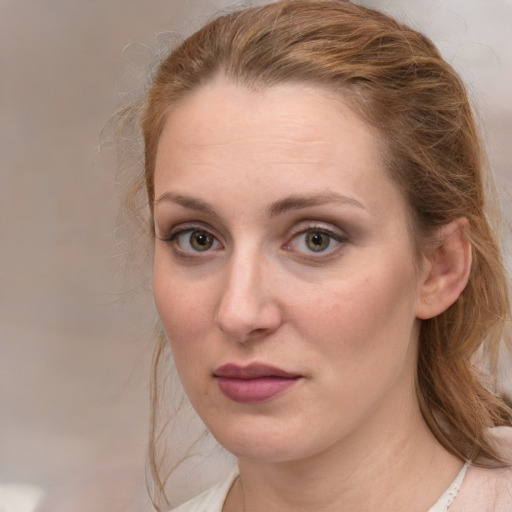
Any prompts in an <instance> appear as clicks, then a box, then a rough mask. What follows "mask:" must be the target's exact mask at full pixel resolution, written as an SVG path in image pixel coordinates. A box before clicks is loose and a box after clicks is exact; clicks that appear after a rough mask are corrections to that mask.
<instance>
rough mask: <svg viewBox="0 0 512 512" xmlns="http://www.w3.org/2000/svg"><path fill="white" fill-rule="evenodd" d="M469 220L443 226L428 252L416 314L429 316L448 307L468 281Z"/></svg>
mask: <svg viewBox="0 0 512 512" xmlns="http://www.w3.org/2000/svg"><path fill="white" fill-rule="evenodd" d="M466 229H468V221H467V219H465V218H462V219H457V220H455V221H453V222H450V223H449V224H446V225H445V226H443V227H441V228H440V229H439V231H438V233H437V237H436V238H437V240H438V242H436V244H435V246H434V248H433V249H432V250H430V251H429V252H428V254H426V255H425V257H424V259H425V261H424V271H423V276H422V279H421V282H420V289H419V292H418V301H417V305H416V316H417V317H418V318H420V319H423V320H426V319H428V318H433V317H435V316H437V315H439V314H441V313H442V312H443V311H446V310H447V309H448V308H449V307H450V306H451V305H452V304H453V303H454V302H455V301H456V300H457V299H458V297H459V295H460V294H461V293H462V291H463V290H464V288H465V287H466V285H467V282H468V279H469V273H470V271H471V260H472V256H471V244H470V243H469V240H468V238H467V236H466Z"/></svg>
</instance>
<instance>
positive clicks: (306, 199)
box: [269, 192, 366, 217]
mask: <svg viewBox="0 0 512 512" xmlns="http://www.w3.org/2000/svg"><path fill="white" fill-rule="evenodd" d="M331 203H338V204H343V205H350V206H355V207H356V208H360V209H363V210H366V207H365V206H363V204H362V203H360V202H359V201H358V200H357V199H354V198H353V197H349V196H344V195H341V194H337V193H335V192H329V193H325V194H314V195H307V196H290V197H286V198H284V199H280V200H279V201H276V202H275V203H273V204H272V205H271V206H270V209H269V211H270V217H275V216H277V215H282V214H283V213H286V212H288V211H290V210H301V209H304V208H310V207H312V206H322V205H325V204H331Z"/></svg>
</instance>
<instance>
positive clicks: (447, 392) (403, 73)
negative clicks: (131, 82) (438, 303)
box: [142, 0, 512, 485]
mask: <svg viewBox="0 0 512 512" xmlns="http://www.w3.org/2000/svg"><path fill="white" fill-rule="evenodd" d="M219 74H224V75H225V76H226V77H227V78H228V79H230V80H233V81H235V82H236V83H239V84H242V85H245V86H248V87H252V88H266V87H272V86H273V85H277V84H281V83H287V82H288V83H289V82H298V83H305V84H311V85H316V86H318V87H320V88H323V89H324V90H328V91H330V92H334V93H335V94H338V95H339V97H340V99H341V100H342V101H344V102H345V103H346V104H348V105H349V106H350V107H351V108H352V109H353V110H354V111H355V112H356V113H357V114H358V115H360V116H361V117H362V118H363V119H365V120H366V121H367V122H368V123H369V124H370V125H371V126H373V127H375V128H376V129H377V131H378V133H379V134H380V138H381V142H382V143H383V145H384V147H385V151H384V154H383V157H382V158H383V162H384V166H385V169H386V171H387V172H388V173H389V176H390V177H391V178H392V179H393V180H394V181H395V183H396V184H397V185H398V187H399V188H400V189H401V191H402V193H403V195H404V197H405V199H406V201H407V204H408V207H409V211H410V217H411V226H412V231H413V235H414V240H415V245H416V249H417V250H418V251H421V250H422V248H424V247H425V244H426V243H429V240H430V238H431V235H432V234H433V233H434V232H435V231H436V228H439V227H440V226H443V225H445V224H447V223H449V222H451V221H453V220H456V219H460V218H466V219H467V220H468V228H467V230H466V236H467V237H468V239H469V240H470V242H471V245H472V256H473V263H472V269H471V275H470V278H469V282H468V285H467V287H466V288H465V290H464V292H463V293H462V294H461V296H460V297H459V298H458V300H457V301H456V302H455V304H453V306H451V307H450V308H449V309H448V310H447V311H445V312H444V313H442V314H440V315H439V316H437V317H435V318H432V319H430V320H424V321H422V323H421V330H420V339H419V357H418V365H417V386H416V393H417V399H418V402H419V405H420V408H421V411H422V414H423V417H424V419H425V421H426V422H427V424H428V426H429V427H430V429H431V431H432V432H433V434H434V435H435V437H436V438H437V439H438V441H439V442H440V443H441V444H442V445H443V446H444V447H445V448H446V449H448V450H449V451H450V452H452V453H454V454H456V455H458V456H459V457H460V458H462V459H465V460H472V461H477V463H479V464H482V465H492V464H500V463H503V461H502V460H501V459H500V456H499V454H498V453H496V451H495V449H494V448H493V446H492V444H490V442H489V440H488V439H487V437H486V430H487V429H488V428H489V427H492V426H497V425H510V424H511V421H512V420H511V418H512V416H511V411H510V409H509V408H508V407H507V405H506V403H505V401H504V400H503V399H502V398H500V397H499V396H498V395H497V394H496V389H495V382H494V380H493V379H492V378H491V377H490V376H491V375H493V374H494V373H495V364H496V361H497V355H498V351H499V348H500V345H501V342H502V340H503V337H504V333H505V328H506V327H508V322H509V297H508V280H507V276H506V272H505V270H504V267H503V264H502V259H501V254H500V250H499V247H498V243H497V238H496V228H495V227H493V222H492V219H491V217H490V213H489V212H490V211H491V210H492V208H491V206H492V204H489V197H490V196H489V195H486V192H485V190H486V188H487V189H488V188H489V184H490V183H491V181H489V180H490V178H489V177H488V176H487V173H486V169H487V164H486V159H485V155H484V152H483V150H482V146H481V142H480V139H479V135H478V131H477V128H476V124H475V120H474V117H473V114H472V111H471V108H470V105H469V101H468V98H467V93H466V91H465V88H464V86H463V84H462V83H461V80H460V79H459V77H458V75H457V74H456V72H455V71H454V70H453V68H452V67H451V66H450V65H449V64H448V63H447V62H445V61H444V60H443V58H442V57H441V55H440V53H439V51H438V50H437V48H436V47H435V46H434V44H433V43H432V42H431V41H430V40H429V39H428V38H427V37H425V36H424V35H422V34H420V33H418V32H416V31H415V30H412V29H410V28H409V27H407V26H405V25H403V24H401V23H399V22H397V21H395V20H393V19H391V18H389V17H388V16H385V15H384V14H381V13H379V12H376V11H373V10H370V9H367V8H364V7H361V6H357V5H353V4H351V3H349V2H344V1H342V0H295V1H294V0H284V1H279V2H276V3H272V4H269V5H265V6H261V7H252V8H248V9H245V10H242V11H239V12H235V13H231V14H227V15H224V16H221V17H219V18H217V19H215V20H213V21H211V22H210V23H208V24H207V25H205V26H204V27H203V28H202V29H200V30H199V31H198V32H196V33H195V34H193V35H192V36H191V37H189V38H188V39H186V40H185V41H184V42H183V43H182V44H181V45H180V46H179V47H177V48H176V49H175V50H174V51H173V52H172V53H171V54H170V55H169V56H168V57H167V58H166V59H165V60H164V61H163V63H162V64H161V66H160V68H159V69H158V71H157V73H156V74H155V76H154V79H153V82H152V85H151V88H150V90H149V94H148V97H147V107H146V110H145V114H144V117H143V121H142V129H143V135H144V142H145V178H146V188H147V193H148V198H149V203H150V205H151V203H152V201H153V200H154V188H153V174H154V167H155V158H156V152H157V145H158V141H159V138H160V134H161V132H162V129H163V126H164V123H165V120H166V117H167V114H168V113H169V111H170V109H172V108H173V106H175V105H176V104H177V103H178V102H180V101H181V100H183V99H184V98H185V97H186V96H187V95H189V94H190V93H191V92H192V91H194V90H196V89H198V88H199V87H201V86H202V85H204V84H205V83H207V82H209V81H211V80H213V79H214V78H215V77H216V76H218V75H219ZM491 192H492V191H491ZM164 344H165V342H164V340H163V338H161V339H160V341H159V343H158V346H157V348H156V352H155V359H154V378H155V379H157V377H158V369H159V360H160V357H161V354H162V350H163V347H164ZM477 354H480V355H484V356H485V360H486V361H487V365H488V366H487V370H488V371H487V373H484V372H483V370H482V369H481V368H480V369H478V368H477V367H476V365H475V357H476V355H477ZM157 394H158V385H157V382H156V380H154V383H153V400H154V404H155V403H157ZM153 434H155V432H154V431H153ZM151 463H152V468H153V473H154V477H155V479H156V482H157V483H158V484H159V485H160V484H162V481H161V479H160V477H159V476H158V468H157V458H156V454H155V449H154V445H153V444H152V449H151Z"/></svg>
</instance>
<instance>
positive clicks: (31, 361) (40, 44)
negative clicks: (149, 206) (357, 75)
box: [0, 0, 512, 512]
mask: <svg viewBox="0 0 512 512" xmlns="http://www.w3.org/2000/svg"><path fill="white" fill-rule="evenodd" d="M359 3H364V4H365V5H368V6H370V7H377V8H379V9H381V10H383V11H386V12H389V13H391V14H394V15H396V16H397V17H398V18H400V19H401V20H403V21H406V22H408V23H409V24H411V25H413V26H414V27H415V28H418V29H420V30H422V31H423V32H425V33H427V34H428V35H429V36H431V37H432V38H433V39H434V40H435V41H436V42H437V44H438V45H439V47H440V49H441V50H442V52H443V54H444V55H445V57H447V58H448V60H449V61H450V62H452V63H453V64H454V66H455V67H456V68H457V69H458V70H459V71H460V72H461V73H462V75H463V76H464V78H465V80H466V82H467V84H468V86H469V89H470V91H471V95H472V98H473V102H474V105H475V107H476V108H477V111H478V115H479V118H480V120H481V125H482V129H483V132H484V138H485V140H486V144H487V147H488V149H489V152H490V157H491V163H492V166H493V168H494V170H495V173H496V178H497V181H498V187H499V192H500V199H501V201H502V204H503V207H504V208H505V210H506V214H507V220H508V221H509V220H510V219H511V218H512V208H511V201H510V192H511V190H512V174H511V172H510V162H512V144H511V141H512V98H511V92H510V91H511V90H512V87H511V86H512V1H511V0H429V1H426V0H412V1H411V0H382V1H371V0H364V1H360V2H359ZM233 4H234V2H232V1H229V0H224V1H221V0H217V1H215V0H209V1H208V0H152V1H150V2H147V1H143V0H88V1H83V0H24V1H23V2H18V1H15V0H0V512H14V511H16V512H34V511H37V512H64V511H66V512H82V511H84V512H85V511H87V512H107V511H108V512H118V511H119V512H120V511H123V512H132V511H133V512H135V511H142V510H151V509H150V506H149V504H148V498H147V494H146V491H145V484H144V465H145V457H146V450H147V431H148V411H149V398H148V397H149V365H150V360H151V351H152V344H153V343H152V327H153V324H154V319H155V314H154V309H153V303H152V298H151V294H150V292H149V291H148V290H149V287H148V285H147V283H146V282H145V277H144V270H143V269H142V270H141V274H138V270H137V269H134V268H133V266H130V265H127V264H126V256H127V252H128V250H127V247H128V245H127V244H126V243H125V241H124V237H125V236H126V232H127V231H126V230H125V229H124V223H125V222H126V221H125V219H124V217H123V216H122V215H120V213H119V197H120V195H121V194H122V187H120V186H119V185H117V184H116V181H117V178H116V169H117V166H118V164H117V162H116V158H117V156H116V152H115V151H114V150H113V149H111V148H108V147H106V148H104V149H103V150H102V151H98V145H99V134H100V130H101V128H102V126H103V125H104V124H105V122H106V121H107V119H108V118H109V116H110V115H111V114H112V113H113V112H114V111H115V110H116V107H117V106H118V104H119V103H120V101H121V100H122V99H123V98H124V97H125V96H126V95H130V94H131V92H133V90H136V89H140V88H141V87H142V86H143V83H144V79H145V78H144V77H145V76H146V69H147V66H148V65H149V64H150V63H151V62H152V60H153V57H154V51H153V48H154V47H155V44H157V35H158V34H161V33H163V32H173V33H174V32H176V33H178V34H182V33H183V34H186V33H189V32H190V31H191V30H192V29H193V28H196V27H197V26H198V25H199V24H200V23H201V22H202V21H204V20H205V19H207V17H208V16H209V15H211V13H213V12H216V11H219V10H220V9H223V8H225V7H229V6H231V5H233ZM509 231H510V230H509V228H508V224H507V228H506V234H507V235H508V233H509ZM509 256H510V254H509ZM508 262H510V258H509V259H508ZM509 267H510V265H509ZM506 368H507V367H505V371H506ZM509 373H510V372H509ZM216 479H217V476H216V475H215V474H214V475H213V480H216ZM205 482H206V481H203V480H196V479H194V480H192V479H191V478H189V479H188V480H187V479H186V478H185V481H184V482H183V484H182V486H181V491H180V493H179V494H177V499H178V500H180V499H185V498H186V497H187V496H190V495H191V494H194V493H196V492H197V491H198V490H199V488H200V487H201V486H202V485H205Z"/></svg>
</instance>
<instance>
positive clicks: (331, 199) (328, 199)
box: [153, 192, 366, 217]
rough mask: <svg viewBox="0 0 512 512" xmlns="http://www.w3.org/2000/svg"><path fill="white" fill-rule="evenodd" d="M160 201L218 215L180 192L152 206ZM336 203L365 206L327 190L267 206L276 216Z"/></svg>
mask: <svg viewBox="0 0 512 512" xmlns="http://www.w3.org/2000/svg"><path fill="white" fill-rule="evenodd" d="M162 202H165V203H167V202H170V203H176V204H178V205H180V206H183V207H184V208H187V209H189V210H195V211H198V212H201V213H205V214H207V215H214V216H218V214H217V211H216V210H215V208H214V207H213V206H212V205H211V204H210V203H207V202H206V201H203V200H202V199H197V198H195V197H191V196H185V195H181V194H174V193H172V192H165V193H164V194H162V195H161V196H160V197H159V198H158V199H156V200H155V201H153V206H156V205H158V204H160V203H162ZM331 203H338V204H343V205H349V206H354V207H356V208H360V209H362V210H366V207H365V206H364V205H363V204H362V203H360V202H359V201H358V200H357V199H354V198H353V197H349V196H344V195H341V194H337V193H335V192H329V193H324V194H314V195H304V196H299V195H296V196H289V197H285V198H284V199H279V200H278V201H276V202H274V203H272V204H271V205H270V207H269V216H270V217H276V216H278V215H282V214H284V213H286V212H289V211H292V210H301V209H304V208H310V207H313V206H322V205H325V204H331Z"/></svg>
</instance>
